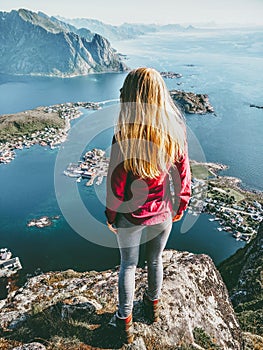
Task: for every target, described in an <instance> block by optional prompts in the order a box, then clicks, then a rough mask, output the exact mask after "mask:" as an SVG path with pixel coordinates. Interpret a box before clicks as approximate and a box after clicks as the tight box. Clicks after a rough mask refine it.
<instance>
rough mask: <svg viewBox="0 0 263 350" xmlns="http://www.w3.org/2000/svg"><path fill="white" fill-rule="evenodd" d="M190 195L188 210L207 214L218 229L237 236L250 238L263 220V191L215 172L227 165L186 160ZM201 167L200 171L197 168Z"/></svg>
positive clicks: (247, 240)
mask: <svg viewBox="0 0 263 350" xmlns="http://www.w3.org/2000/svg"><path fill="white" fill-rule="evenodd" d="M190 165H191V170H192V197H191V201H190V205H189V210H188V211H189V212H190V213H193V215H197V214H200V213H202V212H205V213H208V214H211V215H212V216H213V217H214V218H212V219H209V220H210V221H218V222H219V224H220V226H219V227H218V228H217V229H218V231H227V232H230V233H231V234H232V236H233V237H234V238H236V239H237V240H240V239H242V240H244V241H246V242H249V241H251V240H252V239H253V238H254V237H255V236H256V234H257V231H258V227H259V224H260V223H261V221H263V192H261V191H250V190H248V189H244V188H242V181H241V179H239V178H237V177H231V176H222V175H219V173H220V171H222V170H226V169H228V166H226V165H224V164H220V163H198V162H196V161H192V160H191V161H190ZM201 170H202V171H201Z"/></svg>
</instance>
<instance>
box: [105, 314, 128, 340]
mask: <svg viewBox="0 0 263 350" xmlns="http://www.w3.org/2000/svg"><path fill="white" fill-rule="evenodd" d="M109 325H110V326H114V327H117V329H118V331H119V335H120V338H121V339H122V340H123V341H124V342H125V343H127V344H131V343H132V342H133V339H134V336H133V326H132V314H130V315H129V316H128V317H126V318H120V316H119V314H118V312H116V314H115V315H114V316H113V318H112V319H111V321H110V323H109Z"/></svg>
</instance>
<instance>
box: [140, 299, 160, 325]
mask: <svg viewBox="0 0 263 350" xmlns="http://www.w3.org/2000/svg"><path fill="white" fill-rule="evenodd" d="M143 307H144V314H145V317H146V318H148V319H149V320H150V321H151V322H157V321H159V308H160V303H159V300H158V299H155V300H150V299H149V297H148V295H147V294H146V293H144V294H143Z"/></svg>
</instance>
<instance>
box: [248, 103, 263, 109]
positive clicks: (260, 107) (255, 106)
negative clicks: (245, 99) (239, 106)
mask: <svg viewBox="0 0 263 350" xmlns="http://www.w3.org/2000/svg"><path fill="white" fill-rule="evenodd" d="M249 107H254V108H258V109H262V108H263V106H258V105H253V104H250V106H249Z"/></svg>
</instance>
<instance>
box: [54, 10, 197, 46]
mask: <svg viewBox="0 0 263 350" xmlns="http://www.w3.org/2000/svg"><path fill="white" fill-rule="evenodd" d="M57 18H58V19H59V20H61V21H63V22H64V23H68V24H70V25H73V26H75V27H76V28H87V29H89V30H91V31H93V32H96V33H99V34H100V35H102V36H104V37H105V38H107V39H109V40H111V41H115V40H116V41H117V40H126V39H134V38H136V37H138V36H139V35H144V34H147V33H154V32H160V31H168V32H174V31H186V30H193V29H194V28H193V27H187V28H185V27H183V26H180V25H179V24H168V25H157V24H139V23H123V24H121V25H119V26H114V25H111V24H106V23H104V22H101V21H98V20H96V19H91V18H73V19H72V18H71V19H69V18H64V17H60V16H57Z"/></svg>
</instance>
